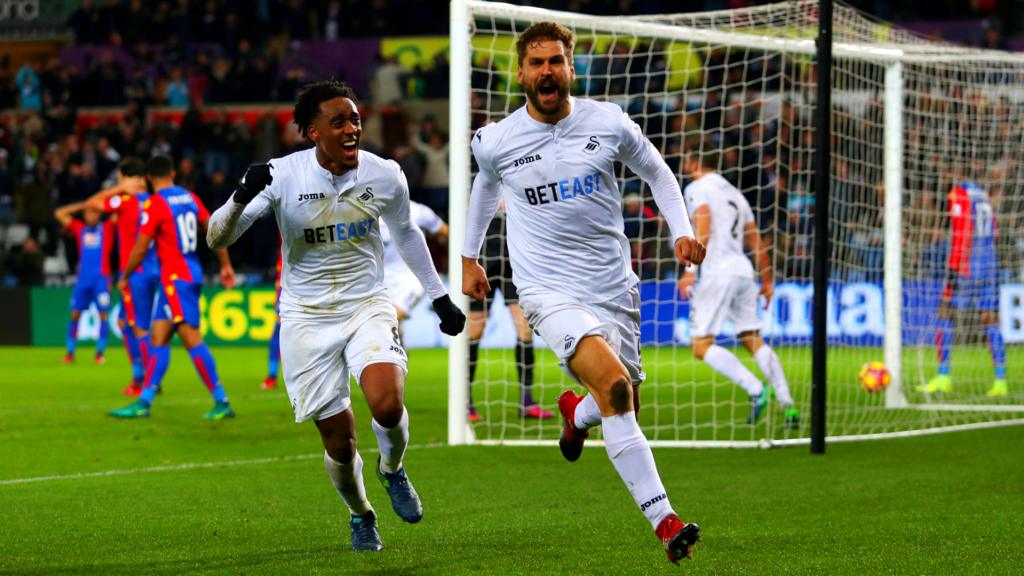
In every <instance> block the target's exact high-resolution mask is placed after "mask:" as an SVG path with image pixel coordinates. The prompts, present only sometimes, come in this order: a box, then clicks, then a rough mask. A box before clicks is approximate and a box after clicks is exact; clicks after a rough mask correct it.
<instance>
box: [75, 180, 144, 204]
mask: <svg viewBox="0 0 1024 576" xmlns="http://www.w3.org/2000/svg"><path fill="white" fill-rule="evenodd" d="M145 190H146V179H145V178H143V177H142V176H128V177H126V178H122V179H121V181H120V182H118V183H117V184H114V185H113V186H111V187H110V188H107V189H105V190H100V191H99V192H97V193H95V194H93V195H92V196H90V197H89V198H88V199H86V201H85V205H86V206H87V207H89V208H94V209H96V210H99V211H100V212H111V211H112V210H109V209H108V208H107V203H106V200H107V198H110V197H111V196H116V195H118V194H138V193H140V192H144V191H145Z"/></svg>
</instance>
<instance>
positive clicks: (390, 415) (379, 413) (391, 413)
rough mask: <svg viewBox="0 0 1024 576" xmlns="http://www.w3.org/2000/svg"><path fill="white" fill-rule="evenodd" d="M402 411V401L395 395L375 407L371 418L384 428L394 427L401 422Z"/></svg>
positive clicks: (403, 409) (403, 407) (403, 408)
mask: <svg viewBox="0 0 1024 576" xmlns="http://www.w3.org/2000/svg"><path fill="white" fill-rule="evenodd" d="M403 412H405V406H403V405H402V401H401V400H400V399H399V398H398V397H397V396H392V397H390V398H388V399H386V400H384V401H383V402H380V403H379V404H378V405H377V406H376V407H375V409H374V410H373V419H374V420H376V421H377V424H380V425H381V426H383V427H385V428H394V427H395V426H398V423H399V422H401V420H402V413H403Z"/></svg>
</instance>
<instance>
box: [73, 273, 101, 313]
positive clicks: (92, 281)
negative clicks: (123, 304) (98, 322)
mask: <svg viewBox="0 0 1024 576" xmlns="http://www.w3.org/2000/svg"><path fill="white" fill-rule="evenodd" d="M93 302H95V303H96V308H97V309H98V310H99V311H100V312H106V311H107V310H109V309H110V277H109V276H79V277H78V281H77V282H75V287H74V289H73V291H72V292H71V310H73V311H75V312H84V311H85V310H88V309H89V305H90V304H92V303H93Z"/></svg>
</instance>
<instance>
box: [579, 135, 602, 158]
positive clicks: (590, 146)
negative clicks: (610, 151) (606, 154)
mask: <svg viewBox="0 0 1024 576" xmlns="http://www.w3.org/2000/svg"><path fill="white" fill-rule="evenodd" d="M600 149H601V142H600V141H599V140H598V139H597V136H591V137H590V138H587V144H586V146H584V147H583V151H584V152H586V153H587V154H597V151H598V150H600Z"/></svg>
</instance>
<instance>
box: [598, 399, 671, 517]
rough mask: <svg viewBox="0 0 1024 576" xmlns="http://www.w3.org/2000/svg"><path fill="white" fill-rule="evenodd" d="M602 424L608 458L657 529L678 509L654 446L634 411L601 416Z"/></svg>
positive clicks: (641, 509)
mask: <svg viewBox="0 0 1024 576" xmlns="http://www.w3.org/2000/svg"><path fill="white" fill-rule="evenodd" d="M601 427H602V428H601V429H602V430H603V432H604V446H605V450H607V452H608V459H609V460H611V461H612V465H613V466H615V470H616V471H617V472H618V473H619V477H620V478H622V481H623V482H625V483H626V488H628V489H629V493H630V494H632V495H633V500H634V501H636V505H637V506H639V507H640V511H641V512H643V513H644V516H646V517H647V520H648V521H649V522H650V523H651V527H652V528H655V529H657V528H658V524H659V523H660V522H661V521H662V519H664V518H665V516H668V515H669V514H673V513H674V512H673V511H672V505H671V504H669V501H668V495H667V494H665V486H664V485H662V483H661V477H660V476H658V468H657V466H655V464H654V454H653V453H652V452H651V446H650V444H648V443H647V438H645V437H644V433H643V431H642V430H640V425H639V424H637V422H636V415H635V414H633V412H632V411H630V412H627V413H625V414H617V415H615V416H605V417H603V418H601Z"/></svg>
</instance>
